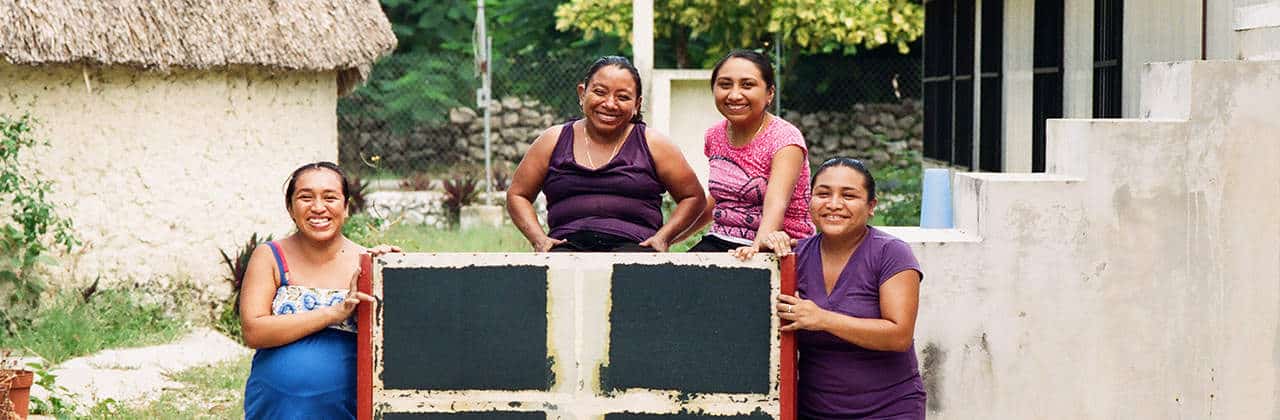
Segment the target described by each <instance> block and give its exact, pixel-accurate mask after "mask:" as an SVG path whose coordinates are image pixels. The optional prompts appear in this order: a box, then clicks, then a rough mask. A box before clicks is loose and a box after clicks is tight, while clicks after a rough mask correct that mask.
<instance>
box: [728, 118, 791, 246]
mask: <svg viewBox="0 0 1280 420" xmlns="http://www.w3.org/2000/svg"><path fill="white" fill-rule="evenodd" d="M728 124H729V121H728V120H725V121H721V122H719V123H716V124H714V125H712V126H711V128H708V129H707V133H706V143H705V147H704V152H705V153H706V155H707V159H708V160H709V161H710V163H711V171H710V180H709V181H708V182H707V184H708V187H709V189H710V191H711V197H712V198H715V200H716V207H715V213H714V214H713V223H712V224H711V234H712V235H715V236H717V237H719V238H721V239H724V240H728V241H732V242H738V243H743V244H750V243H751V242H752V241H754V240H755V237H756V231H757V230H759V229H760V217H761V214H762V213H763V212H764V194H765V191H766V190H767V189H768V188H767V185H768V182H769V170H770V168H771V165H772V163H773V155H774V154H775V153H777V152H778V151H779V150H782V148H783V147H787V146H792V145H794V146H798V147H800V149H801V150H803V151H804V154H805V159H804V164H803V165H800V177H799V178H798V179H797V180H796V188H795V191H793V192H792V193H791V202H790V203H789V204H787V210H786V213H785V214H784V216H783V220H782V230H784V231H786V232H787V234H788V235H791V237H792V238H796V239H800V238H806V237H809V236H810V235H812V234H813V224H812V223H810V221H809V150H808V148H807V147H805V144H804V136H803V135H801V134H800V130H799V129H797V128H796V127H795V126H794V125H791V123H789V122H787V121H786V120H783V119H782V118H778V117H776V116H775V117H772V118H770V119H769V124H768V125H767V126H766V127H765V128H764V129H762V130H760V134H758V135H757V136H756V138H755V139H754V140H752V141H751V143H748V144H747V145H745V146H742V147H735V146H733V145H731V144H729V135H728V133H727V127H728Z"/></svg>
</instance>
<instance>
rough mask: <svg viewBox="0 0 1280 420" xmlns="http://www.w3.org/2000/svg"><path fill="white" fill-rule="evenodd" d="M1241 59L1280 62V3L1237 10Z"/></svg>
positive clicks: (1236, 29) (1269, 3) (1273, 2)
mask: <svg viewBox="0 0 1280 420" xmlns="http://www.w3.org/2000/svg"><path fill="white" fill-rule="evenodd" d="M1233 28H1234V29H1235V31H1236V37H1237V38H1238V39H1239V41H1240V42H1239V45H1240V59H1242V60H1280V1H1270V2H1267V3H1263V4H1255V5H1250V6H1241V7H1237V8H1236V9H1235V24H1234V25H1233Z"/></svg>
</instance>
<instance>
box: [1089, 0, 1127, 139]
mask: <svg viewBox="0 0 1280 420" xmlns="http://www.w3.org/2000/svg"><path fill="white" fill-rule="evenodd" d="M1123 47H1124V0H1097V2H1096V3H1094V8H1093V117H1094V118H1119V117H1120V113H1121V108H1120V92H1121V91H1120V87H1121V69H1122V67H1121V64H1122V61H1121V57H1123V55H1122V51H1123Z"/></svg>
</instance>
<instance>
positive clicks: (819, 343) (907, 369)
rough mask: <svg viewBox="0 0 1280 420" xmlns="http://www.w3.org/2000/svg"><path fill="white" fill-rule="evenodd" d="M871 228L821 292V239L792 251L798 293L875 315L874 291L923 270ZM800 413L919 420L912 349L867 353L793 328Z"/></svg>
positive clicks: (920, 397)
mask: <svg viewBox="0 0 1280 420" xmlns="http://www.w3.org/2000/svg"><path fill="white" fill-rule="evenodd" d="M868 229H870V230H869V231H868V233H867V237H866V239H864V240H863V242H862V245H860V246H858V249H857V250H856V251H854V253H853V255H852V256H850V257H849V262H848V263H847V264H846V265H845V267H844V270H843V271H842V272H841V273H840V277H839V279H837V280H836V284H835V286H834V287H833V288H832V289H831V294H830V296H828V295H827V291H826V287H825V285H824V282H823V276H822V251H821V249H820V248H821V246H819V244H820V242H821V241H822V235H821V234H818V235H814V236H812V237H809V238H806V239H803V240H801V241H800V243H799V244H797V246H796V257H797V261H796V272H797V283H798V284H797V285H796V286H797V289H798V290H799V291H800V293H801V294H803V296H804V298H805V299H809V300H812V301H813V303H815V304H817V305H818V306H820V307H822V308H823V309H826V310H829V311H835V312H838V313H841V314H845V315H849V316H852V317H857V318H881V316H880V286H881V285H883V284H884V282H885V281H887V280H889V278H890V277H893V276H894V275H895V274H898V273H901V272H903V271H906V270H915V271H917V272H920V273H922V274H921V278H923V276H924V274H923V271H921V270H920V264H919V263H918V262H916V258H915V255H913V254H912V253H911V248H910V247H909V246H908V245H907V244H906V243H905V242H903V241H902V240H901V239H898V238H896V237H894V236H893V235H889V234H888V233H885V232H884V231H881V230H879V229H876V228H874V227H870V226H868ZM796 339H797V343H798V347H799V349H800V360H799V366H798V368H799V371H800V381H799V390H798V391H799V392H798V398H799V401H798V403H799V409H800V410H799V411H800V412H799V414H800V416H801V417H802V418H815V419H837V418H841V419H844V418H877V419H890V418H891V419H923V418H924V403H925V392H924V383H923V382H922V381H921V379H920V372H919V368H918V363H917V362H916V349H915V345H914V344H912V345H911V347H910V348H908V349H907V351H905V352H893V351H878V350H868V349H864V348H862V347H858V346H857V345H854V344H853V343H850V342H848V341H844V340H842V339H840V338H839V337H836V336H834V335H831V334H830V333H827V332H825V331H798V332H797V333H796Z"/></svg>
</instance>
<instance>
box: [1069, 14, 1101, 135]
mask: <svg viewBox="0 0 1280 420" xmlns="http://www.w3.org/2000/svg"><path fill="white" fill-rule="evenodd" d="M1065 8H1066V10H1065V12H1066V16H1063V19H1062V24H1063V28H1064V31H1063V34H1062V35H1063V38H1064V39H1063V40H1062V48H1063V51H1062V116H1063V117H1064V118H1093V100H1094V98H1093V35H1094V34H1093V8H1094V0H1066V5H1065Z"/></svg>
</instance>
